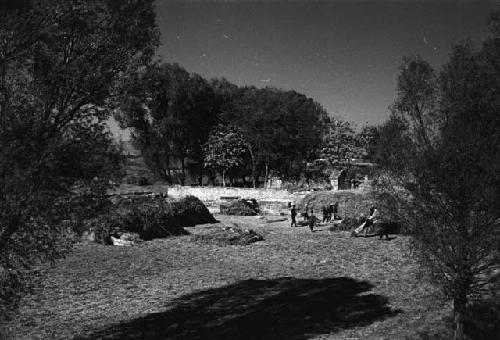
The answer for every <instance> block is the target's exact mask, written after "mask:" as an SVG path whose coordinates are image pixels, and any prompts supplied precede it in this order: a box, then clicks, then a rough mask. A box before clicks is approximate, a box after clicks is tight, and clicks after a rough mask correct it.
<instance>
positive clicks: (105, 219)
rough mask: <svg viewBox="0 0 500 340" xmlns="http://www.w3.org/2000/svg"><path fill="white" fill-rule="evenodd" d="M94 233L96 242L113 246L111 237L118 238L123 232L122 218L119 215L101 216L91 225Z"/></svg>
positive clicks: (92, 221)
mask: <svg viewBox="0 0 500 340" xmlns="http://www.w3.org/2000/svg"><path fill="white" fill-rule="evenodd" d="M89 225H90V229H91V230H92V231H93V232H94V241H95V242H97V243H100V244H104V245H111V244H113V243H112V242H111V236H116V235H117V234H118V233H119V231H120V230H122V229H123V228H122V226H123V222H122V218H121V216H120V215H118V214H111V215H101V216H98V217H97V218H95V219H92V220H91V221H90V223H89Z"/></svg>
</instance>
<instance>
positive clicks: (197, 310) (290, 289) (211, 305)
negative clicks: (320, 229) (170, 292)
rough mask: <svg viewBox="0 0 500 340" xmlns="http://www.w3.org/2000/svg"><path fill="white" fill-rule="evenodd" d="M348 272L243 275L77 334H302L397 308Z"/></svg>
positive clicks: (291, 336) (329, 330)
mask: <svg viewBox="0 0 500 340" xmlns="http://www.w3.org/2000/svg"><path fill="white" fill-rule="evenodd" d="M372 288H373V286H372V285H371V284H369V283H367V282H363V281H356V280H354V279H351V278H345V277H340V278H328V279H320V280H313V279H295V278H286V277H284V278H277V279H274V280H244V281H239V282H237V283H235V284H232V285H229V286H224V287H220V288H214V289H208V290H204V291H199V292H195V293H192V294H188V295H184V296H181V297H179V298H178V299H176V300H174V301H173V302H172V304H171V307H170V308H167V309H166V310H165V311H163V312H160V313H153V314H149V315H147V316H144V317H140V318H137V319H134V320H131V321H127V322H124V323H121V324H116V325H111V326H108V327H106V328H104V329H101V330H98V331H96V332H94V333H92V334H90V335H88V336H87V337H86V338H80V339H96V338H106V339H207V340H208V339H307V338H310V337H311V336H313V335H315V334H325V333H326V334H327V333H332V332H336V331H339V330H341V329H345V328H350V327H355V326H363V325H367V324H370V323H372V322H374V321H376V320H381V319H385V318H388V317H391V316H394V315H396V314H398V313H399V312H400V311H399V310H392V309H391V308H390V307H389V306H388V304H387V303H388V299H387V298H386V297H384V296H381V295H376V294H363V295H361V294H362V293H368V292H369V291H370V290H371V289H372Z"/></svg>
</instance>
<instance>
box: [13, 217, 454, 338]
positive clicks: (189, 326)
mask: <svg viewBox="0 0 500 340" xmlns="http://www.w3.org/2000/svg"><path fill="white" fill-rule="evenodd" d="M217 218H218V219H220V220H221V221H222V222H221V223H218V224H209V225H203V226H197V227H194V228H190V229H189V230H190V232H192V233H194V234H206V233H211V232H214V231H216V230H220V229H221V228H223V227H225V226H234V224H235V223H236V224H237V225H238V226H239V227H241V228H244V229H247V228H248V229H254V230H255V231H257V232H259V233H260V234H262V235H263V236H264V241H261V242H256V243H253V244H251V245H248V246H245V247H241V246H226V247H219V246H216V245H206V244H197V243H194V242H191V236H180V237H173V238H168V239H158V240H154V241H150V242H145V243H143V244H141V245H138V246H134V247H111V246H102V245H97V244H80V245H78V246H77V247H76V248H75V251H74V253H73V254H72V255H71V256H69V257H68V258H66V259H65V260H62V261H60V262H59V263H57V265H56V266H55V267H52V268H45V269H44V270H43V272H44V280H43V283H42V285H41V286H40V287H39V288H38V289H37V290H36V291H35V292H34V293H33V294H32V295H29V296H27V297H26V299H25V300H24V302H23V307H22V308H21V313H20V316H19V318H18V319H17V320H16V321H15V322H13V323H12V324H11V325H9V327H10V329H11V336H12V338H15V339H52V338H58V339H67V338H73V337H83V338H88V339H93V338H103V337H109V338H114V339H119V338H136V339H139V338H148V337H149V338H172V339H185V338H193V339H210V338H213V339H216V338H235V337H236V338H255V337H258V338H265V339H273V338H276V339H279V338H288V339H306V338H318V339H327V338H328V339H329V338H331V339H404V338H406V337H408V338H413V336H414V335H415V334H416V333H417V332H420V333H422V334H423V333H424V332H425V331H426V330H428V329H429V327H431V328H432V325H434V324H435V325H439V324H440V323H439V320H441V319H442V317H443V316H444V315H446V314H447V313H448V311H449V308H448V307H447V306H443V305H440V304H439V302H438V299H436V296H437V293H436V289H435V287H433V286H431V285H429V284H427V283H426V282H424V280H422V279H421V278H420V277H418V276H417V270H416V266H415V264H414V263H413V261H412V260H410V259H409V258H408V257H407V256H405V253H406V251H407V241H408V240H407V238H406V237H404V236H398V237H396V238H394V239H392V240H391V241H379V240H378V239H375V238H350V237H349V233H348V232H334V233H328V232H327V231H326V228H325V227H320V228H319V229H318V231H317V232H315V233H311V232H309V231H308V230H307V229H306V228H290V227H289V221H282V222H279V223H272V224H269V223H265V221H263V220H262V219H259V218H256V217H239V216H217ZM256 280H257V281H256ZM356 287H357V288H356ZM358 288H359V290H356V289H358ZM353 289H354V291H353ZM214 299H215V300H214ZM311 306H314V308H313V307H311ZM311 308H313V309H311ZM255 323H257V324H255ZM134 327H143V330H142V331H141V333H134V332H133V330H134ZM160 328H161V330H160ZM131 330H132V332H131ZM256 331H258V332H260V333H255V332H256ZM237 334H241V336H237Z"/></svg>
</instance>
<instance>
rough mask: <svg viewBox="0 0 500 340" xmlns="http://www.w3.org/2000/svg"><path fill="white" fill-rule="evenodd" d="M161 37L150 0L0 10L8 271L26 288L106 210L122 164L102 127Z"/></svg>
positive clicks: (2, 200) (2, 224) (41, 2)
mask: <svg viewBox="0 0 500 340" xmlns="http://www.w3.org/2000/svg"><path fill="white" fill-rule="evenodd" d="M156 34H157V32H156V27H155V24H154V13H153V10H152V1H149V0H132V1H127V2H120V1H113V0H102V1H92V2H87V1H83V0H71V1H62V0H57V1H49V0H32V1H21V2H18V3H15V2H8V3H7V4H6V5H5V6H4V5H3V3H2V5H0V51H1V53H0V268H1V269H0V270H1V271H2V272H7V273H9V275H11V274H10V273H15V274H12V275H17V276H18V277H20V279H19V280H18V281H19V282H25V280H24V279H25V278H26V274H27V273H28V270H29V269H30V268H31V267H32V265H33V264H35V263H38V262H41V261H45V260H53V259H55V258H58V257H60V256H62V255H63V254H64V253H65V252H66V251H67V250H68V249H69V246H70V245H71V241H72V233H71V229H72V228H75V227H78V225H79V223H77V222H76V221H81V220H82V219H84V218H89V217H91V216H92V215H93V214H95V213H98V212H99V210H101V209H104V208H105V207H106V204H104V205H101V204H100V203H103V202H105V201H106V200H105V198H104V196H103V193H104V192H105V190H106V188H107V186H108V185H109V180H112V179H113V178H115V177H118V176H120V173H119V169H120V161H121V160H120V156H119V152H118V151H119V150H118V148H117V147H116V146H114V145H113V144H112V139H111V135H110V133H109V132H108V131H107V129H106V128H105V121H106V119H107V117H108V116H109V113H110V111H111V110H112V109H114V107H115V105H114V104H115V103H114V101H113V100H112V99H113V98H114V97H116V96H118V95H119V94H120V86H119V85H120V78H121V77H122V76H125V75H127V74H130V73H132V72H134V71H135V70H136V69H137V68H139V67H140V66H141V65H144V64H145V63H147V62H148V60H149V59H150V57H151V56H152V54H153V52H154V49H155V47H156V43H157V36H156ZM2 284H3V283H2ZM19 287H22V286H19ZM4 293H5V290H3V288H2V291H0V299H2V300H4V297H5V296H6V295H5V294H4ZM7 296H11V297H12V298H9V299H8V300H9V301H2V303H3V302H7V303H9V305H13V304H15V300H16V299H17V298H18V297H19V295H18V294H17V293H16V294H14V295H12V294H11V295H7ZM1 317H2V316H0V318H1Z"/></svg>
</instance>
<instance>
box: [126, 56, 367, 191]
mask: <svg viewBox="0 0 500 340" xmlns="http://www.w3.org/2000/svg"><path fill="white" fill-rule="evenodd" d="M128 85H129V86H128V95H127V96H126V101H125V103H124V105H122V110H121V111H120V112H119V113H118V114H117V118H118V120H119V121H120V123H121V125H122V126H123V127H129V128H132V136H133V142H134V144H135V145H136V147H138V148H139V149H140V150H141V152H142V154H143V156H144V157H145V160H146V163H147V165H148V166H149V167H150V168H151V169H152V170H153V171H154V173H155V174H156V175H157V177H158V178H161V179H163V180H166V181H169V182H172V181H174V179H173V170H174V169H175V170H176V171H177V172H180V174H181V175H180V182H181V184H184V179H185V178H186V176H187V173H188V172H189V173H190V174H191V175H196V176H197V181H198V183H199V184H202V181H203V176H204V175H207V176H208V177H209V178H210V179H212V180H213V178H214V177H215V173H216V172H217V173H222V172H224V173H227V174H228V176H229V177H230V178H231V179H234V178H238V179H241V180H242V181H243V183H246V184H249V183H250V182H254V183H255V182H256V181H257V182H258V181H259V180H260V179H262V178H265V177H266V176H268V175H269V174H270V173H275V174H279V175H280V176H282V177H283V178H287V179H298V178H300V177H302V176H304V174H305V171H306V164H307V163H308V162H309V161H312V160H314V159H317V158H318V157H321V158H326V159H328V160H331V161H343V160H350V159H351V158H352V157H354V156H355V155H356V152H354V150H355V149H360V148H362V149H363V150H366V149H367V148H365V144H366V141H367V139H366V138H365V137H366V136H367V133H366V132H367V131H372V130H369V129H366V128H365V129H363V131H362V132H361V133H359V134H357V133H356V132H355V129H354V128H353V126H352V124H349V123H348V122H344V121H342V120H338V119H333V118H331V117H329V116H328V114H327V112H326V111H325V110H324V109H323V108H322V107H321V105H320V104H318V103H317V102H315V101H314V100H313V99H311V98H308V97H306V96H305V95H303V94H301V93H298V92H296V91H285V90H281V89H276V88H272V87H266V88H256V87H254V86H242V87H239V86H236V85H234V84H232V83H230V82H228V81H227V80H226V79H224V78H222V79H211V80H205V79H203V78H202V77H200V76H199V75H197V74H194V73H189V72H188V71H186V70H185V69H183V68H182V67H180V66H179V65H177V64H166V63H163V64H155V65H153V66H150V67H149V68H147V69H146V70H144V72H143V73H141V74H140V75H135V77H134V78H131V79H129V80H128ZM221 126H223V127H226V128H229V129H230V130H231V131H236V132H237V133H238V135H239V137H240V138H239V139H238V140H239V141H240V143H242V144H243V145H244V146H245V152H244V153H239V156H238V158H241V159H239V160H237V159H234V153H233V155H231V150H232V149H233V148H237V147H238V146H237V145H234V144H231V142H230V141H228V140H226V141H222V140H221V139H220V138H219V139H217V138H209V137H210V136H211V135H214V134H215V133H216V131H219V134H220V131H221V129H220V127H221ZM217 129H218V130H217ZM372 135H373V134H372ZM221 138H223V136H221ZM372 139H373V138H372ZM209 141H210V142H209ZM214 143H222V144H223V145H224V148H223V149H224V150H223V151H224V153H221V151H215V150H218V149H217V148H216V147H215V146H214V145H212V144H214ZM222 144H220V145H222ZM213 152H219V153H218V154H213ZM211 153H212V154H211ZM364 154H365V156H366V152H364ZM228 157H230V158H231V159H232V160H233V161H232V162H231V161H230V160H229V159H228ZM349 157H351V158H349ZM215 160H218V161H215Z"/></svg>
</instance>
